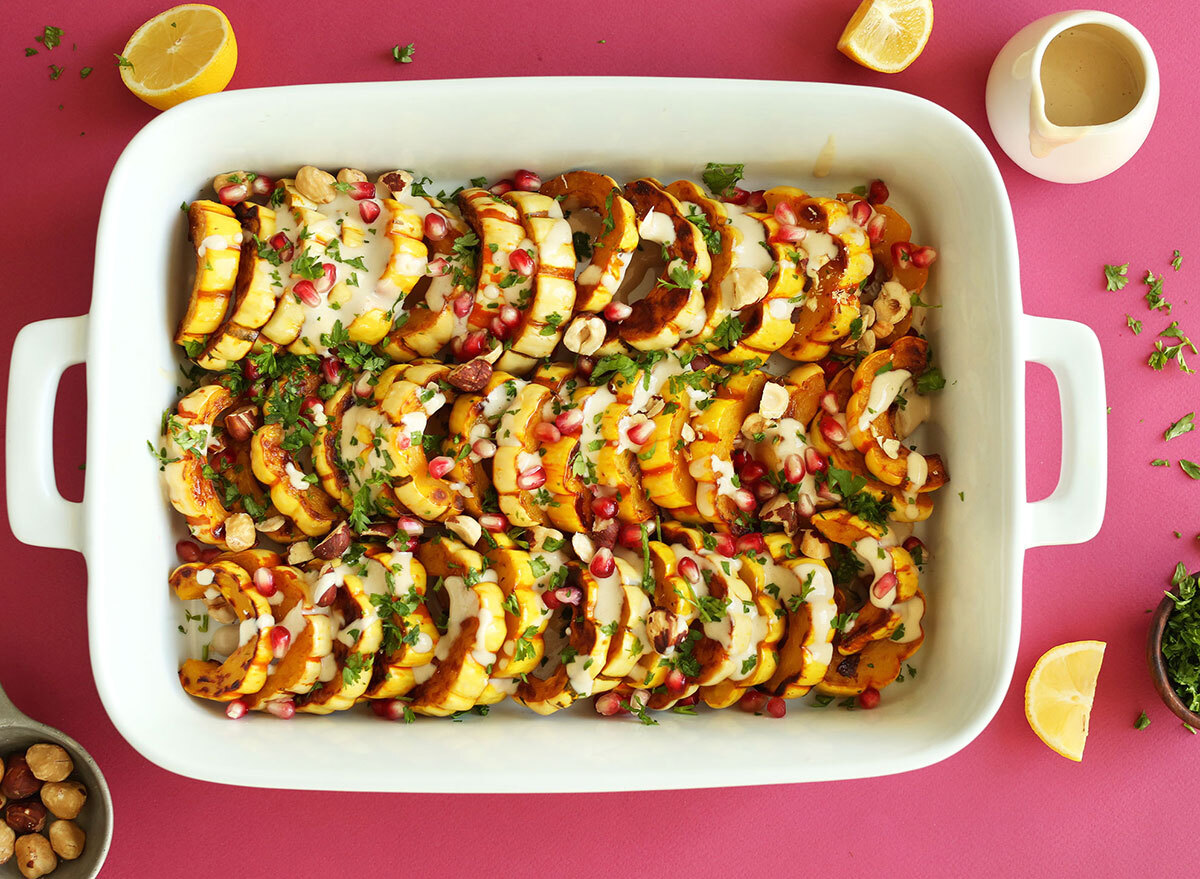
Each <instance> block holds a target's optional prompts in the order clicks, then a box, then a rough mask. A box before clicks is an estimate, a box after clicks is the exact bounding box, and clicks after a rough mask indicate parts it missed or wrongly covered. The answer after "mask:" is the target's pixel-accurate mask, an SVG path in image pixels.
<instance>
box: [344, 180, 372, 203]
mask: <svg viewBox="0 0 1200 879" xmlns="http://www.w3.org/2000/svg"><path fill="white" fill-rule="evenodd" d="M346 194H347V195H348V196H350V197H351V198H352V199H354V200H355V201H362V200H363V199H365V198H374V197H375V184H374V183H368V182H367V181H365V180H360V181H358V182H356V183H351V184H350V188H349V189H348V190H346Z"/></svg>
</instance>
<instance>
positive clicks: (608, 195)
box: [541, 171, 639, 312]
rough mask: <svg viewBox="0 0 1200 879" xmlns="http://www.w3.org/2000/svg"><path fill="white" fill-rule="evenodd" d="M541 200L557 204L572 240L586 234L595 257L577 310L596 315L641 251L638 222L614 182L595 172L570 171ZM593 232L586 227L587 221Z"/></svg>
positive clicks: (588, 263)
mask: <svg viewBox="0 0 1200 879" xmlns="http://www.w3.org/2000/svg"><path fill="white" fill-rule="evenodd" d="M541 192H542V195H545V196H549V197H550V198H553V199H555V200H557V201H559V203H560V204H561V206H562V210H563V214H564V216H566V215H569V216H568V221H569V222H570V224H571V230H572V232H573V233H574V234H579V233H580V232H582V233H583V234H584V235H586V236H587V238H588V242H589V244H590V246H591V255H590V257H586V256H585V259H584V262H585V265H584V266H583V267H582V269H581V270H580V271H579V273H578V277H576V279H575V310H576V311H587V312H598V311H603V310H604V307H605V306H606V305H608V303H609V302H611V301H612V298H613V295H614V294H615V293H616V292H617V290H618V288H620V286H621V281H622V280H623V279H624V277H625V269H626V268H628V266H629V260H630V257H631V256H632V254H633V251H634V250H636V249H637V246H638V240H639V236H638V231H637V217H636V216H635V214H634V211H633V206H632V205H631V204H630V203H629V202H628V201H626V199H625V197H624V196H622V195H621V188H620V186H618V184H617V182H616V181H615V180H613V179H612V178H611V177H608V176H605V175H604V174H597V173H595V172H594V171H568V172H567V173H566V174H560V175H558V176H557V177H552V178H550V179H549V180H547V181H546V182H545V183H543V184H542V190H541ZM589 214H590V215H592V216H594V217H595V218H596V220H597V223H596V224H595V226H594V228H593V227H592V226H591V225H590V224H588V225H585V220H584V218H585V217H586V216H587V215H589Z"/></svg>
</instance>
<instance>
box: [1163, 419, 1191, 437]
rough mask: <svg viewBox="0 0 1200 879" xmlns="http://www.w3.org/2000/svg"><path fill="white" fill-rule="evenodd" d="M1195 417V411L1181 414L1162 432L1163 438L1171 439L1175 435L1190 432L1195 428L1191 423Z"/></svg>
mask: <svg viewBox="0 0 1200 879" xmlns="http://www.w3.org/2000/svg"><path fill="white" fill-rule="evenodd" d="M1195 418H1196V413H1195V412H1189V413H1188V414H1187V415H1185V416H1183V417H1182V418H1180V419H1179V420H1178V421H1176V422H1175V423H1174V424H1172V425H1171V426H1170V427H1168V428H1167V429H1166V431H1165V432H1164V433H1163V439H1164V440H1173V439H1175V437H1177V436H1183V435H1184V434H1185V433H1191V432H1192V431H1193V430H1195V429H1196V425H1195V424H1194V423H1193V422H1194V419H1195Z"/></svg>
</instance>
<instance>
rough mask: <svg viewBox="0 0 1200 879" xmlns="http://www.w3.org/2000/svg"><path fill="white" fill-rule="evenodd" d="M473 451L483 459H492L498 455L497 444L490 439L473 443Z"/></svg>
mask: <svg viewBox="0 0 1200 879" xmlns="http://www.w3.org/2000/svg"><path fill="white" fill-rule="evenodd" d="M471 451H472V452H474V453H475V454H476V455H478V456H479V457H481V458H491V457H493V456H494V455H495V454H496V444H495V443H494V442H492V441H491V440H490V439H477V440H475V442H473V443H471Z"/></svg>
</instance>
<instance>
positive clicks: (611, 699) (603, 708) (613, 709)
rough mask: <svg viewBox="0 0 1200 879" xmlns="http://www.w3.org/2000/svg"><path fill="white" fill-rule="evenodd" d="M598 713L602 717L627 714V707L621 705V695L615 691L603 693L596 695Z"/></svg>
mask: <svg viewBox="0 0 1200 879" xmlns="http://www.w3.org/2000/svg"><path fill="white" fill-rule="evenodd" d="M595 705H596V713H597V714H599V715H600V716H601V717H616V716H617V715H618V714H625V713H626V712H625V709H624V708H622V707H621V695H620V694H619V693H616V692H614V691H609V692H607V693H601V694H600V695H599V696H597V697H596V703H595Z"/></svg>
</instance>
